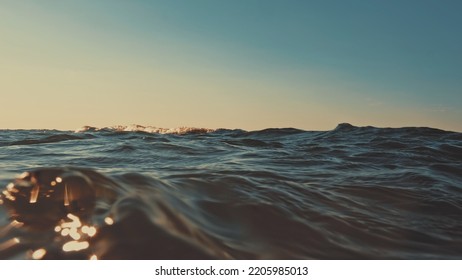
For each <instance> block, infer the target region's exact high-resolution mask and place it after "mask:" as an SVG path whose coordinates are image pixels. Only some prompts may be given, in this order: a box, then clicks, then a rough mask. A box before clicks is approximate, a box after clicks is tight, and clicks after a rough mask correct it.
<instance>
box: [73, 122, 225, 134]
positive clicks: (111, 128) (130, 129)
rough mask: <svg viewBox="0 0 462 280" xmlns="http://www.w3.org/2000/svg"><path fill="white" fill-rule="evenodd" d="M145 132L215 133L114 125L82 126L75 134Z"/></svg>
mask: <svg viewBox="0 0 462 280" xmlns="http://www.w3.org/2000/svg"><path fill="white" fill-rule="evenodd" d="M98 131H101V132H146V133H158V134H201V133H210V132H214V131H216V129H210V128H197V127H177V128H160V127H154V126H142V125H137V124H134V125H115V126H108V127H102V128H98V127H94V126H84V127H82V128H80V129H77V130H75V132H76V133H81V132H98Z"/></svg>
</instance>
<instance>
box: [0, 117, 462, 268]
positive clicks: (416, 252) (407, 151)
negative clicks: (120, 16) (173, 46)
mask: <svg viewBox="0 0 462 280" xmlns="http://www.w3.org/2000/svg"><path fill="white" fill-rule="evenodd" d="M0 168H1V169H0V183H1V185H2V186H4V189H3V190H2V193H1V196H0V204H1V205H0V258H3V259H5V258H8V259H29V258H35V259H41V258H44V259H50V258H51V259H60V258H83V259H90V258H98V259H209V258H218V259H461V258H462V134H461V133H456V132H447V131H442V130H437V129H431V128H393V129H392V128H374V127H354V126H351V125H349V124H341V125H339V126H338V127H337V128H336V129H334V130H331V131H302V130H297V129H291V128H288V129H265V130H261V131H251V132H247V131H243V130H224V129H223V130H209V129H191V128H183V129H176V130H162V129H155V128H146V127H140V126H133V127H113V128H106V129H95V128H92V127H85V128H84V129H82V130H80V131H77V132H72V131H57V130H0ZM19 174H20V175H19Z"/></svg>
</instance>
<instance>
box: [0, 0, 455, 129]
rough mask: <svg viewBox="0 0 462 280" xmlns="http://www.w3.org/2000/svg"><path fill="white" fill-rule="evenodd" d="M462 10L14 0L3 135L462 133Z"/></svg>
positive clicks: (1, 67)
mask: <svg viewBox="0 0 462 280" xmlns="http://www.w3.org/2000/svg"><path fill="white" fill-rule="evenodd" d="M461 11H462V2H460V1H425V0H424V1H394V0H392V1H374V0H370V1H365V0H363V1H354V0H352V1H340V0H338V1H333V0H331V1H329V0H326V1H308V0H305V1H301V0H300V1H297V0H292V1H290V0H288V1H273V0H261V1H256V0H245V1H244V0H242V1H239V0H233V1H231V0H230V1H214V0H195V1H189V0H183V1H179V0H168V1H141V0H133V1H117V0H92V1H90V0H80V1H46V0H42V1H32V0H29V1H6V0H5V1H3V0H0V36H1V38H2V40H1V44H0V61H1V63H0V95H1V96H0V97H1V100H2V105H3V106H2V110H1V111H0V128H58V129H74V128H78V127H81V126H83V125H95V126H109V125H116V124H132V123H137V124H142V125H153V126H159V127H178V126H196V127H197V126H199V127H210V128H217V127H227V128H243V129H261V128H266V127H298V128H302V129H313V130H319V129H322V130H324V129H331V128H333V127H335V125H336V124H337V123H341V122H350V123H352V124H355V125H374V126H392V127H399V126H430V127H438V128H443V129H449V130H457V131H462V110H461V109H462V55H461V50H462V36H460V32H461V28H462V17H461V16H460V12H461Z"/></svg>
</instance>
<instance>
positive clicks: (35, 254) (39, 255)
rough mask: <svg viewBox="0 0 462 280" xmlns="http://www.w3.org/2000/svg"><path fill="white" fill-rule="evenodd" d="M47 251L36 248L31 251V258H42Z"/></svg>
mask: <svg viewBox="0 0 462 280" xmlns="http://www.w3.org/2000/svg"><path fill="white" fill-rule="evenodd" d="M46 253H47V250H45V249H43V248H41V249H38V250H35V251H34V252H33V253H32V258H33V259H34V260H40V259H42V258H43V257H44V256H45V254H46Z"/></svg>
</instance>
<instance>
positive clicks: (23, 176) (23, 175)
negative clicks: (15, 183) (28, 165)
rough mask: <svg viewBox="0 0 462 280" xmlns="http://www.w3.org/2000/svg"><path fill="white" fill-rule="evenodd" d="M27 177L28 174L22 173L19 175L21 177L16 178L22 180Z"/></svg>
mask: <svg viewBox="0 0 462 280" xmlns="http://www.w3.org/2000/svg"><path fill="white" fill-rule="evenodd" d="M29 175H30V173H29V172H23V173H21V175H19V176H18V178H19V179H24V178H26V177H28V176H29Z"/></svg>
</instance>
